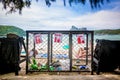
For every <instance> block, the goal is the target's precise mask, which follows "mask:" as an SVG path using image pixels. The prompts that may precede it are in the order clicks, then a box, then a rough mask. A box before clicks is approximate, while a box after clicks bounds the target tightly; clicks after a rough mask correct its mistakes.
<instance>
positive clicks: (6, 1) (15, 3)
mask: <svg viewBox="0 0 120 80" xmlns="http://www.w3.org/2000/svg"><path fill="white" fill-rule="evenodd" d="M36 1H37V2H38V1H40V0H36ZM44 1H45V3H46V5H47V6H48V7H50V5H51V3H52V2H55V1H56V0H44ZM67 1H68V3H69V5H70V6H72V3H75V4H77V3H82V4H85V3H86V1H87V0H63V4H64V6H66V2H67ZM105 1H106V2H109V0H89V3H90V5H91V8H97V7H100V6H101V5H103V4H104V2H105ZM0 3H2V5H3V8H4V9H7V8H9V9H10V10H9V12H8V13H12V12H16V11H19V14H21V12H22V9H23V8H24V7H30V5H31V3H32V0H0Z"/></svg>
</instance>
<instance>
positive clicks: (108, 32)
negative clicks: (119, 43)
mask: <svg viewBox="0 0 120 80" xmlns="http://www.w3.org/2000/svg"><path fill="white" fill-rule="evenodd" d="M94 33H95V34H100V35H102V34H120V29H104V30H95V31H94Z"/></svg>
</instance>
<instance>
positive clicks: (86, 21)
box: [0, 0, 120, 30]
mask: <svg viewBox="0 0 120 80" xmlns="http://www.w3.org/2000/svg"><path fill="white" fill-rule="evenodd" d="M62 1H63V0H56V2H53V3H52V5H51V6H50V7H48V6H46V4H45V2H44V0H39V2H35V0H32V4H31V7H30V8H23V10H22V15H20V14H19V13H18V12H16V13H13V14H7V15H6V12H7V11H8V10H4V9H3V6H2V4H1V3H0V25H11V26H17V27H19V28H21V29H24V30H70V28H71V26H76V27H78V28H82V27H86V28H87V29H88V30H98V29H120V0H110V2H109V3H106V2H105V3H104V5H102V6H101V8H97V9H91V7H90V5H89V2H86V4H85V5H83V4H77V5H74V4H73V5H72V7H70V6H69V4H68V3H67V5H66V7H65V6H64V5H63V2H62ZM87 1H88V0H87Z"/></svg>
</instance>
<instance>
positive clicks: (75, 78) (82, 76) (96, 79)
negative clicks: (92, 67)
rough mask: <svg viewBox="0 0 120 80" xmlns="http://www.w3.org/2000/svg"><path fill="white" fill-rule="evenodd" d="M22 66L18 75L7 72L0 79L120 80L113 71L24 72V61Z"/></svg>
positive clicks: (119, 76)
mask: <svg viewBox="0 0 120 80" xmlns="http://www.w3.org/2000/svg"><path fill="white" fill-rule="evenodd" d="M20 66H22V69H21V71H19V75H18V76H15V73H8V74H3V75H0V80H120V74H115V73H101V74H100V75H96V74H95V73H94V75H91V73H90V72H81V73H78V72H67V73H65V72H64V73H63V72H60V73H58V72H56V73H48V72H42V73H40V72H33V73H28V74H25V62H24V63H22V64H20Z"/></svg>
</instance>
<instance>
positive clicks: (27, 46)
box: [26, 31, 29, 74]
mask: <svg viewBox="0 0 120 80" xmlns="http://www.w3.org/2000/svg"><path fill="white" fill-rule="evenodd" d="M28 34H29V32H28V31H26V46H27V48H26V49H27V50H26V52H27V53H26V74H27V73H28Z"/></svg>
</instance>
